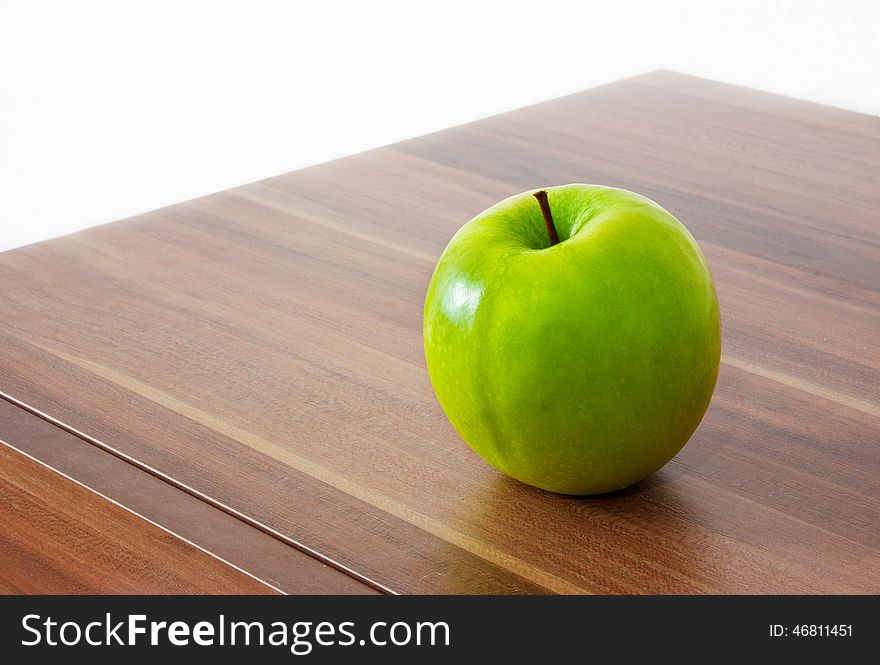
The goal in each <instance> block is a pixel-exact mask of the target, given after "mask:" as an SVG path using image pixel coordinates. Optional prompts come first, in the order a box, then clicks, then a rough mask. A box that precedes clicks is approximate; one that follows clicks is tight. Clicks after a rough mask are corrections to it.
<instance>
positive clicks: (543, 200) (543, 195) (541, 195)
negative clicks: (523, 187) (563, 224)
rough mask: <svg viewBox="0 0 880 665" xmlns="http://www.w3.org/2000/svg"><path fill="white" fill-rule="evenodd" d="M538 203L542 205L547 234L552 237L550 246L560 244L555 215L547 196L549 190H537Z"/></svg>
mask: <svg viewBox="0 0 880 665" xmlns="http://www.w3.org/2000/svg"><path fill="white" fill-rule="evenodd" d="M534 196H535V198H536V199H538V205H539V206H541V214H542V215H544V224H545V225H546V226H547V235H548V236H549V237H550V247H553V245H558V244H559V236H558V235H557V233H556V225H555V224H554V223H553V215H552V214H551V213H550V201H549V199H548V198H547V190H544V189H542V190H541V191H538V192H535V194H534Z"/></svg>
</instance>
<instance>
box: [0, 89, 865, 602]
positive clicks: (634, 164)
mask: <svg viewBox="0 0 880 665" xmlns="http://www.w3.org/2000/svg"><path fill="white" fill-rule="evenodd" d="M566 182H598V183H603V184H608V185H615V186H619V187H625V188H628V189H632V190H636V191H638V192H641V193H643V194H645V195H647V196H649V197H651V198H653V199H655V200H656V201H658V202H659V203H660V204H661V205H663V206H664V207H666V208H667V209H669V210H670V211H671V212H672V213H673V214H675V215H676V216H677V217H678V218H679V219H681V220H682V221H683V222H684V223H685V224H686V225H687V226H688V228H689V229H690V230H691V231H692V232H693V234H694V235H695V236H696V238H697V239H698V241H699V242H700V244H701V246H702V247H703V250H704V252H705V253H706V255H707V258H708V260H709V263H710V266H711V269H712V271H713V274H714V277H715V280H716V283H717V287H718V292H719V298H720V301H721V309H722V318H723V337H724V353H723V359H722V366H721V374H720V379H719V383H718V388H717V390H716V393H715V397H714V400H713V402H712V406H711V407H710V409H709V412H708V413H707V415H706V418H705V420H704V421H703V424H702V425H701V426H700V428H699V430H698V431H697V433H696V434H695V435H694V437H693V439H692V440H691V441H690V443H689V444H688V445H687V447H686V448H685V449H684V450H683V451H682V452H681V453H680V454H679V456H678V457H677V458H676V459H675V460H673V461H672V462H671V463H670V464H669V465H667V466H666V467H665V468H664V469H663V470H662V471H660V472H659V473H657V474H656V475H655V476H654V477H652V478H650V479H648V480H647V481H644V482H642V483H640V484H638V485H636V486H635V487H632V488H630V489H628V490H625V491H622V492H619V493H616V494H614V495H611V496H603V497H598V498H586V499H578V498H570V497H563V496H555V495H552V494H549V493H545V492H542V491H539V490H535V489H532V488H529V487H526V486H523V485H521V484H518V483H517V482H515V481H512V480H508V479H507V478H505V477H502V476H501V475H500V474H498V473H497V472H495V471H494V470H492V469H491V468H490V467H489V466H487V465H486V464H485V463H483V462H482V461H481V460H480V459H479V458H478V457H477V456H476V455H475V454H474V453H472V452H471V451H470V450H469V449H468V448H467V447H466V446H465V445H464V444H463V443H462V441H461V440H460V439H459V437H458V436H457V435H456V433H455V431H454V430H453V429H452V427H451V426H450V425H449V423H448V422H447V420H446V419H445V417H444V415H443V413H442V412H441V410H440V407H439V405H438V404H437V401H436V399H435V398H434V395H433V393H432V390H431V386H430V383H429V380H428V377H427V374H426V371H425V363H424V358H423V350H422V336H421V326H422V321H421V316H422V303H423V298H424V294H425V289H426V286H427V283H428V280H429V278H430V275H431V270H432V268H433V265H434V262H435V261H436V259H437V257H438V256H439V255H440V252H441V251H442V249H443V247H444V245H445V243H446V242H447V241H448V240H449V238H450V237H451V236H452V234H453V233H454V232H455V231H456V229H458V227H460V226H461V225H462V224H463V223H465V222H466V221H467V220H468V219H470V218H471V217H472V216H473V215H475V214H476V213H478V212H479V211H481V210H483V209H484V208H486V207H488V206H489V205H491V204H492V203H494V202H496V201H498V200H500V199H502V198H504V197H506V196H508V195H510V194H513V193H516V192H519V191H522V190H526V189H531V188H536V187H539V186H544V185H550V184H559V183H566ZM46 195H47V196H51V192H47V193H46ZM878 211H880V120H878V119H877V118H874V117H869V116H864V115H859V114H856V113H851V112H847V111H840V110H835V109H831V108H825V107H822V106H816V105H812V104H808V103H804V102H799V101H793V100H790V99H786V98H783V97H778V96H774V95H769V94H764V93H758V92H753V91H750V90H745V89H741V88H735V87H731V86H727V85H722V84H718V83H713V82H709V81H704V80H700V79H696V78H691V77H687V76H682V75H679V74H673V73H669V72H655V73H652V74H648V75H644V76H639V77H636V78H633V79H629V80H626V81H623V82H620V83H615V84H612V85H608V86H604V87H601V88H596V89H594V90H589V91H587V92H583V93H580V94H577V95H573V96H570V97H565V98H562V99H557V100H554V101H550V102H547V103H544V104H539V105H537V106H533V107H529V108H525V109H521V110H519V111H514V112H512V113H507V114H503V115H500V116H497V117H494V118H490V119H488V120H483V121H479V122H476V123H472V124H468V125H464V126H461V127H456V128H453V129H449V130H446V131H442V132H438V133H436V134H432V135H429V136H425V137H422V138H418V139H414V140H411V141H405V142H403V143H399V144H396V145H393V146H389V147H385V148H380V149H377V150H372V151H370V152H367V153H364V154H360V155H356V156H353V157H348V158H345V159H342V160H339V161H336V162H332V163H328V164H323V165H320V166H316V167H312V168H309V169H305V170H303V171H299V172H295V173H291V174H287V175H283V176H279V177H276V178H270V179H268V180H264V181H262V182H258V183H254V184H250V185H245V186H243V187H239V188H236V189H232V190H229V191H226V192H222V193H219V194H215V195H212V196H207V197H204V198H201V199H197V200H193V201H188V202H185V203H181V204H178V205H174V206H171V207H169V208H165V209H162V210H157V211H154V212H151V213H147V214H144V215H140V216H138V217H135V218H132V219H128V220H125V221H122V222H117V223H113V224H108V225H104V226H100V227H96V228H92V229H89V230H87V231H83V232H80V233H76V234H74V235H71V236H66V237H63V238H58V239H56V240H50V241H46V242H42V243H38V244H36V245H32V246H29V247H24V248H21V249H16V250H13V251H10V252H7V253H5V254H2V255H0V285H2V293H3V297H2V299H0V348H2V357H0V391H2V393H3V395H5V401H4V402H2V403H0V406H2V409H0V440H2V441H3V442H4V443H5V444H6V446H5V447H3V448H2V449H0V453H2V454H0V483H3V484H4V485H3V487H4V490H3V492H5V494H3V496H7V495H10V496H11V494H10V493H13V492H15V491H18V492H19V493H21V492H25V491H26V492H27V493H28V495H29V496H30V497H31V501H30V503H29V504H27V505H23V507H22V510H25V512H24V513H22V512H21V511H19V516H18V517H17V518H16V519H17V520H18V521H17V522H16V524H19V527H18V531H17V533H18V535H17V536H16V534H10V530H9V529H8V528H7V527H6V524H7V521H8V520H9V519H11V518H9V517H7V515H6V513H0V515H2V516H3V520H4V522H3V524H4V527H3V529H2V532H0V541H2V547H3V548H6V549H9V548H12V547H18V548H19V549H20V548H30V550H29V552H26V553H25V554H21V552H19V554H20V556H19V557H18V559H17V561H18V563H17V564H16V566H17V567H18V572H17V573H16V575H17V576H18V582H15V583H12V582H9V583H8V584H7V586H6V588H8V589H21V590H27V591H34V590H47V591H52V590H58V588H59V584H60V586H61V587H62V590H63V589H64V588H65V584H63V583H59V582H58V581H57V580H56V577H55V576H53V575H49V574H47V573H46V572H45V571H46V569H47V567H48V568H52V569H53V570H56V571H59V570H61V571H63V570H65V569H66V568H65V567H66V566H74V567H75V563H71V562H68V561H63V560H61V559H60V557H62V554H63V551H64V548H59V547H57V542H55V541H57V538H58V533H59V531H58V529H59V526H58V523H59V521H61V522H62V523H69V525H70V527H69V528H70V536H69V538H70V541H71V542H70V543H69V546H70V548H71V550H77V548H79V550H77V551H82V552H86V553H87V552H88V551H89V550H90V549H91V548H92V546H93V541H92V540H90V539H89V538H85V539H83V538H79V539H78V538H77V536H76V535H75V532H76V530H77V529H83V528H90V529H92V530H94V529H95V528H96V525H95V523H94V520H92V521H91V522H90V523H89V524H83V520H87V518H88V514H84V513H89V512H90V511H91V510H92V509H91V508H89V509H88V510H85V509H78V508H77V506H76V504H77V502H80V501H81V502H82V505H83V506H86V504H87V503H88V502H91V504H94V503H95V502H98V503H101V502H106V499H103V498H101V497H96V496H95V495H91V494H89V493H88V492H86V491H85V490H83V489H82V488H81V487H78V486H77V487H73V486H68V487H65V486H64V483H68V484H70V485H72V482H71V480H69V478H73V479H76V480H77V481H79V482H80V483H82V484H83V485H85V486H86V487H88V488H91V489H94V490H96V491H97V492H99V493H100V494H101V495H102V496H103V497H107V498H108V499H112V500H113V501H115V502H118V503H119V504H121V506H124V507H125V508H126V509H128V510H125V511H123V510H122V508H119V507H118V506H116V507H115V508H118V509H119V511H121V513H124V514H118V515H116V517H117V518H118V521H113V520H112V519H107V520H105V521H103V524H104V526H103V536H102V537H104V538H106V539H107V540H108V544H107V545H106V547H103V548H102V549H101V556H98V557H93V558H97V559H101V558H102V557H103V558H104V559H105V560H106V561H105V565H106V572H105V577H104V583H103V587H102V585H101V584H99V583H97V582H96V583H95V584H93V585H92V587H90V588H97V589H98V590H102V588H103V590H117V589H122V588H129V587H127V586H126V583H124V580H123V581H119V580H120V579H121V578H124V577H125V576H124V575H123V574H122V573H120V572H119V568H118V566H115V565H114V564H113V560H112V556H111V555H110V554H107V553H108V552H113V551H117V552H118V551H120V549H119V548H122V549H123V550H124V548H125V547H129V548H130V546H131V542H132V539H138V538H139V539H140V540H141V542H142V543H143V547H142V548H141V549H140V551H141V552H142V553H143V554H144V557H146V558H147V559H149V557H155V558H154V559H153V561H152V567H153V568H156V567H158V568H159V569H160V570H159V573H155V572H154V573H152V575H153V576H152V577H150V576H149V575H150V574H148V573H147V572H145V573H144V577H143V578H142V580H141V582H140V583H139V584H136V585H135V586H136V587H137V588H141V589H143V588H149V586H150V584H151V583H152V581H153V580H155V579H157V577H156V576H157V575H159V574H160V573H161V574H162V575H164V576H165V578H171V577H173V578H174V579H176V580H177V582H174V583H170V587H171V588H172V589H173V588H178V589H181V588H186V589H188V590H208V591H210V590H213V591H251V590H254V588H255V587H254V585H255V584H256V583H257V581H259V585H258V586H261V587H262V588H263V590H267V591H272V590H275V589H279V590H282V591H290V592H304V593H315V592H339V593H359V592H363V593H368V592H375V591H383V592H396V593H546V592H556V593H671V592H674V593H705V592H722V593H740V592H745V593H776V592H785V593H788V592H802V593H838V592H842V593H877V592H880V565H878V563H880V559H878V553H880V491H878V478H880V401H878V384H880V372H878V368H880V344H878V330H880V262H878V258H880V220H878ZM18 451H20V452H18ZM22 453H26V454H27V455H29V456H30V457H31V458H34V459H35V460H39V461H40V462H42V463H43V464H38V463H37V462H35V461H34V459H29V458H25V457H24V456H23V454H22ZM43 465H47V466H49V467H51V468H53V469H56V470H58V471H60V472H62V473H64V474H66V476H67V478H65V477H62V476H58V475H57V474H55V473H54V472H53V471H49V470H48V469H46V468H45V466H43ZM19 485H23V486H24V487H22V486H19ZM59 497H60V499H59ZM4 503H5V501H4ZM38 503H39V505H40V508H39V509H37V508H35V507H34V506H35V505H36V504H38ZM111 505H112V504H111ZM101 509H102V510H110V508H108V507H107V506H103V508H101ZM96 510H97V509H96ZM27 511H30V512H27ZM129 511H132V512H133V513H135V514H136V515H140V516H142V517H145V518H147V519H149V520H151V521H152V522H154V523H155V524H154V525H150V524H148V523H146V522H143V524H140V525H137V524H135V525H134V526H132V521H133V520H134V521H135V522H138V521H139V518H137V517H134V516H133V515H132V514H131V512H129ZM28 514H29V515H30V520H27V519H22V515H28ZM126 524H127V525H128V526H126ZM144 525H146V526H148V527H149V528H140V529H138V528H137V527H138V526H141V527H143V526H144ZM155 525H158V526H155ZM159 527H162V528H161V529H160V528H159ZM27 529H30V530H31V531H30V532H28V531H27ZM53 529H54V530H53ZM169 532H170V533H172V534H175V535H177V536H179V537H180V538H181V539H183V540H184V541H185V542H183V541H182V544H177V546H176V547H177V549H178V550H187V551H182V552H180V553H181V555H184V554H185V555H187V556H189V558H188V559H187V558H186V557H183V558H182V559H181V560H180V563H179V564H174V565H175V566H179V568H178V569H176V570H177V572H176V573H175V574H171V573H169V572H168V571H167V570H164V569H165V568H167V566H169V565H171V564H166V563H164V558H163V557H164V556H165V555H164V554H161V553H160V552H161V549H160V548H166V549H167V548H169V547H172V543H169V542H167V541H168V538H169V537H170V536H169ZM47 534H48V535H47ZM15 538H17V540H15ZM53 539H54V540H53ZM120 540H123V541H125V542H121V543H120V542H119V541H120ZM49 541H53V542H55V545H53V544H52V543H50V542H49ZM196 546H197V547H198V548H201V549H203V550H206V551H207V552H209V553H210V554H213V555H214V556H215V557H216V559H220V561H217V560H216V559H212V561H214V564H215V565H214V564H212V565H214V567H215V568H216V569H220V568H223V569H224V571H225V572H224V574H220V573H219V572H218V570H212V571H211V575H210V576H209V577H211V578H212V579H213V580H214V581H215V582H214V585H213V587H212V586H211V584H210V583H207V584H206V583H205V581H204V580H202V583H199V584H196V583H193V582H192V579H193V575H194V573H192V571H191V570H189V569H190V568H192V567H194V566H198V565H202V564H200V563H198V562H199V561H202V560H204V558H205V556H207V555H206V554H205V552H198V550H196V554H198V556H195V555H194V553H193V552H192V551H189V550H192V549H194V548H195V547H196ZM114 547H115V548H116V549H115V550H114ZM0 551H4V550H0ZM82 556H87V554H82ZM29 563H30V564H31V565H30V568H29V569H27V566H28V564H29ZM90 565H97V564H96V562H95V561H92V562H91V563H90ZM9 566H10V564H9V559H8V558H6V557H0V578H3V579H9V570H5V571H4V570H3V569H8V568H9ZM142 566H143V569H144V570H145V571H146V570H147V569H149V568H151V564H150V563H149V561H145V562H144V563H143V564H142ZM233 566H235V567H237V568H239V569H241V570H236V569H235V568H234V567H233ZM23 568H25V569H27V570H23ZM163 570H164V572H163ZM242 570H243V571H246V572H247V573H249V575H244V573H242V572H241V571H242ZM127 575H128V577H127V578H126V579H128V578H131V577H132V575H131V573H130V571H129V573H127ZM135 577H136V576H135ZM202 577H204V576H202ZM254 578H256V580H255V579H254ZM181 580H183V581H181ZM175 584H177V586H176V587H175ZM68 586H69V587H70V589H69V590H77V589H79V588H80V587H78V586H77V585H75V584H74V585H68ZM166 588H167V587H166V586H163V585H162V584H159V583H157V584H156V586H155V587H154V590H157V591H161V590H165V589H166Z"/></svg>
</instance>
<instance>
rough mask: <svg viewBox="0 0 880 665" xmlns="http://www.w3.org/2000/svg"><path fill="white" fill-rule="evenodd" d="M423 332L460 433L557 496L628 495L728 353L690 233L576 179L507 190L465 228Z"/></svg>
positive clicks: (704, 395) (435, 284) (659, 212)
mask: <svg viewBox="0 0 880 665" xmlns="http://www.w3.org/2000/svg"><path fill="white" fill-rule="evenodd" d="M545 192H546V193H545ZM557 234H558V238H557ZM424 335H425V355H426V358H427V362H428V371H429V374H430V376H431V382H432V383H433V386H434V390H435V392H436V393H437V397H438V399H439V401H440V405H441V406H442V407H443V410H444V411H445V413H446V416H447V417H448V418H449V420H450V421H451V422H452V424H453V426H454V427H455V429H456V430H457V431H458V433H459V434H460V435H461V436H462V438H463V439H464V440H465V441H466V442H467V443H468V444H469V445H470V446H471V448H473V449H474V450H475V451H476V452H477V453H478V454H479V455H480V456H481V457H483V459H485V460H486V461H487V462H489V463H490V464H492V465H493V466H495V467H496V468H498V469H500V470H501V471H503V472H504V473H507V474H509V475H510V476H512V477H514V478H516V479H518V480H520V481H522V482H524V483H528V484H529V485H534V486H535V487H540V488H542V489H546V490H551V491H553V492H560V493H563V494H580V495H583V494H599V493H603V492H608V491H612V490H617V489H621V488H623V487H626V486H627V485H630V484H632V483H635V482H637V481H639V480H641V479H643V478H645V477H647V476H649V475H650V474H652V473H653V472H655V471H656V470H657V469H659V468H660V467H662V466H663V465H664V464H666V462H668V461H669V460H670V459H672V457H673V456H675V454H676V453H677V452H678V451H679V450H680V449H681V448H682V446H684V444H685V443H686V442H687V440H688V439H689V438H690V436H691V434H693V432H694V430H695V429H696V428H697V425H699V423H700V420H701V419H702V417H703V414H704V413H705V412H706V409H707V408H708V406H709V400H710V399H711V397H712V391H713V389H714V387H715V381H716V378H717V376H718V363H719V359H720V354H721V335H720V319H719V311H718V300H717V298H716V295H715V287H714V284H713V283H712V277H711V276H710V274H709V269H708V266H707V265H706V259H705V258H704V257H703V254H702V252H701V251H700V248H699V247H698V246H697V243H696V241H695V240H694V238H693V236H691V234H690V233H689V232H688V231H687V229H686V228H685V227H684V226H683V225H682V224H681V223H680V222H679V221H678V220H677V219H675V217H673V216H672V215H671V214H670V213H668V212H667V211H666V210H664V209H663V208H661V207H660V206H659V205H657V204H656V203H654V202H653V201H651V200H650V199H647V198H645V197H644V196H640V195H638V194H635V193H633V192H629V191H626V190H623V189H615V188H612V187H600V186H597V185H582V184H573V185H563V186H560V187H551V188H548V189H546V190H541V191H540V192H535V193H533V192H525V193H523V194H519V195H517V196H513V197H511V198H508V199H505V200H504V201H501V202H500V203H498V204H497V205H495V206H493V207H491V208H489V209H488V210H486V211H485V212H483V213H481V214H479V215H477V217H475V218H474V219H472V220H471V221H470V222H468V223H467V224H465V225H464V226H463V227H462V228H461V229H460V230H459V231H458V233H456V234H455V236H454V237H453V238H452V240H451V241H450V243H449V245H448V246H447V247H446V250H445V251H444V252H443V255H442V256H441V257H440V260H439V262H438V263H437V267H436V269H435V270H434V275H433V277H432V278H431V283H430V286H429V287H428V294H427V299H426V302H425V318H424Z"/></svg>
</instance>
